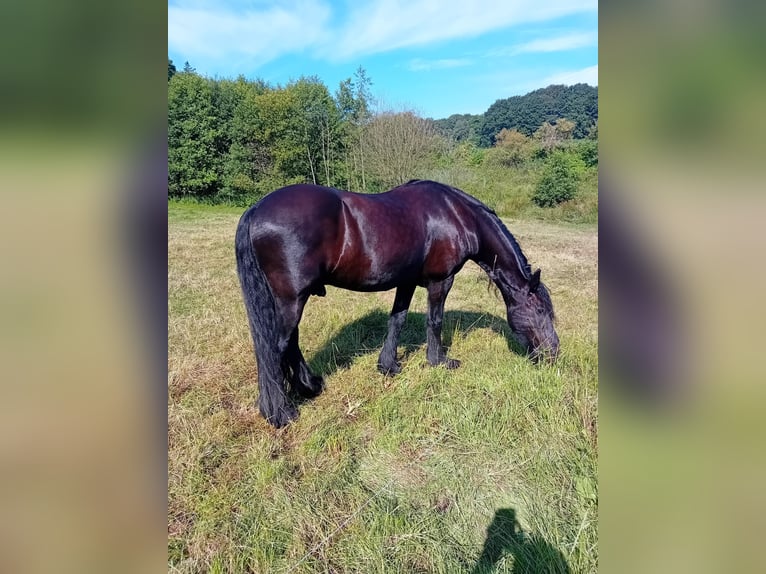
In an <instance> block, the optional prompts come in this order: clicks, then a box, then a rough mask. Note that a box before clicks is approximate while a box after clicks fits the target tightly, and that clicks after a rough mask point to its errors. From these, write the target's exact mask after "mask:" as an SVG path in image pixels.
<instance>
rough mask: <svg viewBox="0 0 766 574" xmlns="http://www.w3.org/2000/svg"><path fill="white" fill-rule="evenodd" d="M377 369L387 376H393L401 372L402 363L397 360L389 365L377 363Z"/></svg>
mask: <svg viewBox="0 0 766 574" xmlns="http://www.w3.org/2000/svg"><path fill="white" fill-rule="evenodd" d="M378 371H380V372H381V373H382V374H384V375H386V376H387V377H393V376H394V375H398V374H399V373H401V372H402V364H401V363H400V362H399V361H394V362H393V363H392V364H391V365H383V364H381V363H378Z"/></svg>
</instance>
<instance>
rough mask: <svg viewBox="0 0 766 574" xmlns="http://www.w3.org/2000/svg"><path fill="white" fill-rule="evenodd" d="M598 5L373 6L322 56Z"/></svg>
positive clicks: (495, 0) (359, 12) (399, 0)
mask: <svg viewBox="0 0 766 574" xmlns="http://www.w3.org/2000/svg"><path fill="white" fill-rule="evenodd" d="M597 7H598V2H597V0H578V1H576V2H573V1H571V0H569V1H567V0H542V1H541V0H463V1H461V2H444V1H442V0H378V1H376V2H373V3H365V4H362V3H358V4H356V6H355V8H353V9H352V10H351V13H350V15H349V17H348V20H347V22H346V24H345V25H344V26H343V28H342V31H341V34H340V37H339V38H338V41H337V43H334V44H333V45H332V46H326V47H325V50H326V52H325V53H326V55H327V56H328V57H332V58H335V59H344V58H349V57H353V56H355V55H359V54H371V53H376V52H384V51H388V50H392V49H395V48H402V47H406V46H416V45H423V44H429V43H433V42H438V41H443V40H450V39H455V38H464V37H471V36H477V35H479V34H482V33H484V32H489V31H491V30H497V29H500V28H505V27H508V26H513V25H518V24H524V23H529V22H541V21H546V20H551V19H553V18H558V17H561V16H565V15H568V14H575V13H581V12H588V11H593V10H596V9H597Z"/></svg>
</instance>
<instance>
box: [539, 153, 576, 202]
mask: <svg viewBox="0 0 766 574" xmlns="http://www.w3.org/2000/svg"><path fill="white" fill-rule="evenodd" d="M578 164H580V165H578ZM581 172H582V161H579V160H576V159H575V158H573V157H572V156H571V155H569V154H567V153H564V152H556V153H554V154H551V155H550V156H549V158H548V160H547V161H546V162H545V167H544V169H543V174H542V176H541V177H540V181H538V182H537V186H536V188H535V192H534V194H533V195H532V201H534V202H535V203H536V204H537V205H539V206H540V207H553V206H554V205H558V204H559V203H562V202H564V201H569V200H570V199H572V198H574V196H575V195H577V184H578V183H579V181H580V173H581Z"/></svg>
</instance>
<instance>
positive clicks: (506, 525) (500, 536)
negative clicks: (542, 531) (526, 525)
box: [471, 508, 571, 574]
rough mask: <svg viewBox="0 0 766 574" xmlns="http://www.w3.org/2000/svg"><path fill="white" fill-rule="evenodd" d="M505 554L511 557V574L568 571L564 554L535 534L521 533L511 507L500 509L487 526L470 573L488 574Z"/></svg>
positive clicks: (559, 572) (564, 572) (560, 572)
mask: <svg viewBox="0 0 766 574" xmlns="http://www.w3.org/2000/svg"><path fill="white" fill-rule="evenodd" d="M505 554H511V555H512V556H513V574H536V573H542V572H545V573H550V574H570V572H571V570H570V569H569V565H568V564H567V562H566V560H565V559H564V555H563V554H562V553H561V552H560V551H559V550H558V549H556V548H555V547H553V546H552V545H550V544H548V543H547V542H546V541H545V540H543V539H542V538H540V537H539V536H536V535H530V534H528V533H526V532H524V531H523V530H522V528H521V526H520V525H519V523H518V521H517V520H516V512H515V511H514V510H513V509H512V508H501V509H499V510H498V511H497V512H496V513H495V518H494V519H493V520H492V523H491V524H490V525H489V527H487V539H486V540H485V541H484V548H483V549H482V552H481V556H479V560H478V561H477V562H476V565H475V566H474V567H473V569H472V570H471V574H490V573H491V572H495V569H496V568H497V564H498V562H499V561H500V559H501V558H502V557H503V556H504V555H505Z"/></svg>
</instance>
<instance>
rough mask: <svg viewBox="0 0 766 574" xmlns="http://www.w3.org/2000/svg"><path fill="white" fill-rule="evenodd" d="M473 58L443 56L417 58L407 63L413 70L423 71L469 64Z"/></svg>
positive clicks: (408, 67) (409, 68)
mask: <svg viewBox="0 0 766 574" xmlns="http://www.w3.org/2000/svg"><path fill="white" fill-rule="evenodd" d="M470 64H471V60H469V59H468V58H443V59H441V60H423V59H421V58H415V59H414V60H410V62H409V64H407V69H408V70H410V71H412V72H421V71H426V70H443V69H445V68H458V67H460V66H468V65H470Z"/></svg>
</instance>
